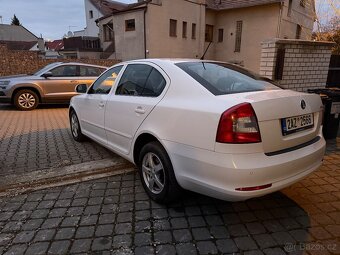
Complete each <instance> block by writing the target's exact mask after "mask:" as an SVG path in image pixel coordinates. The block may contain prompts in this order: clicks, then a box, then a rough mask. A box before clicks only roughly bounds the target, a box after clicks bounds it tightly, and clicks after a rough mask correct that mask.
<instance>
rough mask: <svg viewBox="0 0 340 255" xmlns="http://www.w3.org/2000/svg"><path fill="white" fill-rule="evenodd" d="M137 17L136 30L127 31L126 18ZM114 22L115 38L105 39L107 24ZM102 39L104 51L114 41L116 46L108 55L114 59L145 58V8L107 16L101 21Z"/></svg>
mask: <svg viewBox="0 0 340 255" xmlns="http://www.w3.org/2000/svg"><path fill="white" fill-rule="evenodd" d="M129 19H135V26H136V29H135V31H125V20H129ZM108 23H112V24H113V31H114V38H113V39H112V41H105V40H104V28H103V26H104V25H105V24H108ZM99 27H100V41H101V46H102V48H103V50H104V52H105V51H106V50H107V49H108V48H109V47H110V45H111V44H112V43H113V44H114V45H115V46H114V47H113V48H112V49H115V51H114V52H113V51H112V52H111V53H112V54H111V56H110V54H109V55H108V56H110V58H114V59H121V60H123V61H125V60H131V59H141V58H145V46H144V45H145V40H144V9H139V10H135V11H133V12H121V13H118V14H116V15H114V16H111V17H107V18H105V19H103V20H101V21H99Z"/></svg>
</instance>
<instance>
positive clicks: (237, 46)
mask: <svg viewBox="0 0 340 255" xmlns="http://www.w3.org/2000/svg"><path fill="white" fill-rule="evenodd" d="M242 25H243V21H242V20H240V21H237V22H236V36H235V52H241V41H242Z"/></svg>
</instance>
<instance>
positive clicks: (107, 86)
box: [88, 66, 123, 94]
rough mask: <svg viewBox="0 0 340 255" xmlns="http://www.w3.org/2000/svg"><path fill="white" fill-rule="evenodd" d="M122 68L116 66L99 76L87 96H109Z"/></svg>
mask: <svg viewBox="0 0 340 255" xmlns="http://www.w3.org/2000/svg"><path fill="white" fill-rule="evenodd" d="M122 68H123V66H116V67H114V68H112V69H110V70H109V71H107V72H106V73H105V74H103V75H102V76H100V77H99V78H98V79H97V80H96V81H95V82H94V83H93V85H92V86H91V88H90V89H89V91H88V94H109V93H110V91H111V88H112V87H113V86H114V85H115V82H116V78H117V77H118V74H119V72H120V70H122Z"/></svg>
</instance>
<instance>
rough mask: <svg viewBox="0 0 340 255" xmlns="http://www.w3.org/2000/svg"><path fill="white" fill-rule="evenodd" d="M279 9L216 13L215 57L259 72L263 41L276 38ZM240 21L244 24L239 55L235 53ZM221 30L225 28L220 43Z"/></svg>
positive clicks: (259, 8)
mask: <svg viewBox="0 0 340 255" xmlns="http://www.w3.org/2000/svg"><path fill="white" fill-rule="evenodd" d="M279 10H280V6H279V4H273V5H264V6H257V7H249V8H242V9H234V10H228V11H219V12H215V13H214V16H215V17H216V18H215V26H214V43H213V45H212V47H211V49H210V51H211V52H213V55H212V58H213V59H216V60H220V61H231V62H240V63H243V65H244V67H246V68H248V69H251V70H253V71H255V72H259V71H260V68H259V62H260V58H261V42H262V41H263V40H266V39H270V38H275V37H276V34H277V29H278V21H279V20H278V16H279ZM207 15H209V12H207ZM237 21H243V27H242V39H241V51H240V52H235V36H236V22H237ZM220 28H223V29H224V38H223V42H221V43H219V42H218V29H220ZM209 56H211V55H209Z"/></svg>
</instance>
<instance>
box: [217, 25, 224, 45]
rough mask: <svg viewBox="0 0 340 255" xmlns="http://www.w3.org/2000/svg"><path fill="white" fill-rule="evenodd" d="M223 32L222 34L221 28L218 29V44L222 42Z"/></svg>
mask: <svg viewBox="0 0 340 255" xmlns="http://www.w3.org/2000/svg"><path fill="white" fill-rule="evenodd" d="M223 32H224V30H223V28H220V29H219V30H218V42H223Z"/></svg>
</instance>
